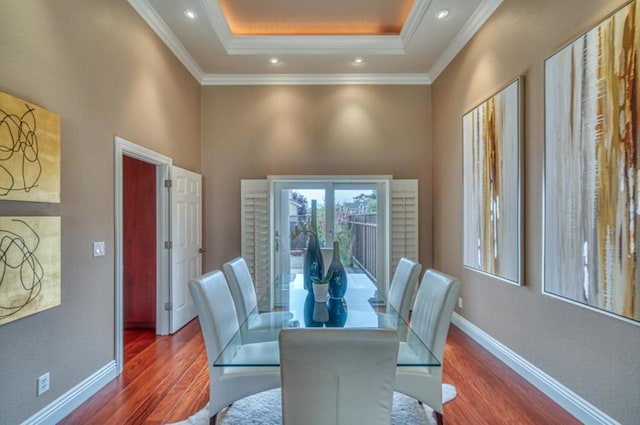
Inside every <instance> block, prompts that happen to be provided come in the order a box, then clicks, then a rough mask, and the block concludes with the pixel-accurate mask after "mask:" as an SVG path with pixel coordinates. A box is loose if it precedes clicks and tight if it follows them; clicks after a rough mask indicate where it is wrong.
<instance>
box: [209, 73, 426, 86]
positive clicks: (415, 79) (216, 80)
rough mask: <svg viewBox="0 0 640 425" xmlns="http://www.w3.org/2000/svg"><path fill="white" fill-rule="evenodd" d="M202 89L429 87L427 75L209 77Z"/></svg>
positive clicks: (252, 75) (229, 75) (240, 75)
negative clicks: (318, 86) (366, 86)
mask: <svg viewBox="0 0 640 425" xmlns="http://www.w3.org/2000/svg"><path fill="white" fill-rule="evenodd" d="M201 84H202V85H203V86H249V85H250V86H268V85H429V84H431V80H430V79H429V76H428V75H427V74H207V75H205V76H204V78H203V79H202V81H201Z"/></svg>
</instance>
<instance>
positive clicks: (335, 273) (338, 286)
mask: <svg viewBox="0 0 640 425" xmlns="http://www.w3.org/2000/svg"><path fill="white" fill-rule="evenodd" d="M329 273H331V280H329V295H330V296H331V298H342V297H344V294H345V293H346V292H347V272H346V271H345V270H344V266H343V265H342V263H341V262H340V244H339V243H338V242H334V243H333V259H332V260H331V264H330V265H329V270H327V274H329Z"/></svg>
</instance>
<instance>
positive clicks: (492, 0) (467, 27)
mask: <svg viewBox="0 0 640 425" xmlns="http://www.w3.org/2000/svg"><path fill="white" fill-rule="evenodd" d="M500 4H502V0H483V2H482V3H481V4H480V6H478V8H477V9H476V11H475V12H474V13H473V15H471V17H470V18H469V20H468V21H467V22H466V23H465V24H464V26H463V27H462V29H461V30H460V32H459V33H458V34H457V35H456V37H455V38H454V39H453V41H452V42H451V44H449V46H448V47H447V48H446V50H445V51H444V52H443V53H442V55H441V56H440V57H439V58H438V60H436V62H435V63H434V65H433V66H432V67H431V69H430V70H429V72H428V73H427V75H429V78H430V80H431V81H435V79H436V78H438V76H439V75H440V73H441V72H442V71H444V69H445V68H446V67H447V65H449V64H450V63H451V61H452V60H453V59H454V58H455V57H456V56H457V55H458V53H460V51H461V50H462V49H463V48H464V46H466V45H467V43H468V42H469V40H471V38H473V36H474V35H475V34H476V32H478V30H479V29H480V28H481V27H482V25H484V23H485V22H486V21H487V19H489V17H490V16H491V15H492V14H493V12H495V10H496V9H497V8H498V6H500Z"/></svg>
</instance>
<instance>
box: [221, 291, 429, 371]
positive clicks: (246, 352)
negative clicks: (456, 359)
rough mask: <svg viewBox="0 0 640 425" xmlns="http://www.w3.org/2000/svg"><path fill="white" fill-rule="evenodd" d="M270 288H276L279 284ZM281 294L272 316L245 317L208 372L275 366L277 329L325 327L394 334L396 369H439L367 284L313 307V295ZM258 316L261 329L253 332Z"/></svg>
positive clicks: (422, 344)
mask: <svg viewBox="0 0 640 425" xmlns="http://www.w3.org/2000/svg"><path fill="white" fill-rule="evenodd" d="M275 284H277V285H281V284H282V280H280V281H277V282H274V285H275ZM286 293H287V296H286V297H284V299H283V300H282V302H281V305H280V306H278V307H277V308H276V309H274V311H273V312H266V311H260V312H259V311H258V308H257V307H256V309H255V311H253V312H251V313H250V314H249V316H248V318H247V320H245V322H244V323H242V324H241V325H240V329H239V330H238V331H237V332H236V333H235V335H233V337H232V338H231V339H230V341H229V343H228V344H227V345H226V347H224V349H223V350H222V351H221V352H220V355H219V356H218V358H217V359H216V360H215V361H214V363H213V366H214V367H273V366H280V358H279V350H278V334H279V333H280V331H281V330H282V329H284V328H330V327H335V328H372V329H396V330H397V331H398V338H399V340H400V347H399V352H398V362H397V366H398V367H416V366H425V367H440V366H441V362H440V359H437V358H436V357H435V356H434V355H433V353H431V350H430V349H429V347H428V346H427V344H426V343H425V342H424V341H422V340H421V339H420V337H419V336H418V335H416V333H415V332H414V330H413V329H411V326H410V324H409V323H407V322H406V321H405V320H404V319H403V318H402V317H400V315H399V314H398V313H397V311H395V309H394V308H393V307H392V306H390V305H389V304H388V303H386V300H385V299H384V298H383V297H382V296H381V295H379V293H378V292H377V290H376V287H375V285H374V284H373V283H371V282H365V283H361V282H350V284H349V287H348V289H347V291H346V293H345V296H344V297H343V298H329V299H328V300H327V302H322V303H317V302H315V298H314V296H313V293H312V292H310V291H307V290H306V289H303V288H297V289H288V290H287V291H286ZM264 304H265V303H264V302H259V303H258V305H264ZM284 312H289V313H290V314H286V315H284V314H283V313H284ZM265 313H266V314H265ZM258 315H260V325H261V326H260V327H255V326H253V324H255V322H256V318H257V317H259V316H258ZM283 317H284V318H285V319H286V320H283Z"/></svg>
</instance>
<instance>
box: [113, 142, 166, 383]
mask: <svg viewBox="0 0 640 425" xmlns="http://www.w3.org/2000/svg"><path fill="white" fill-rule="evenodd" d="M114 145H115V149H114V179H115V184H114V192H115V193H114V204H115V247H114V248H115V249H114V252H115V266H116V270H115V274H116V276H115V278H116V282H115V283H116V288H115V329H114V332H115V360H116V373H117V374H118V375H119V374H121V373H122V371H123V369H124V305H123V303H124V297H123V294H124V288H123V284H124V283H123V273H124V262H123V233H124V221H123V207H124V202H123V183H124V179H123V171H122V157H123V156H129V157H132V158H135V159H138V160H141V161H144V162H147V163H150V164H154V165H155V166H156V241H157V242H156V244H157V251H156V258H157V262H156V264H157V266H156V267H157V270H156V334H158V335H167V334H169V325H170V323H171V320H170V319H171V311H169V310H165V308H164V303H165V302H169V300H170V295H171V294H170V283H171V250H170V249H165V248H164V242H165V241H169V240H171V216H170V208H171V204H170V194H169V191H168V190H167V189H166V188H165V187H164V182H165V180H170V178H171V166H172V164H173V160H172V159H171V158H169V157H167V156H164V155H162V154H159V153H157V152H154V151H152V150H150V149H147V148H145V147H143V146H140V145H136V144H135V143H132V142H130V141H128V140H125V139H123V138H121V137H118V136H115V138H114Z"/></svg>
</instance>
